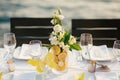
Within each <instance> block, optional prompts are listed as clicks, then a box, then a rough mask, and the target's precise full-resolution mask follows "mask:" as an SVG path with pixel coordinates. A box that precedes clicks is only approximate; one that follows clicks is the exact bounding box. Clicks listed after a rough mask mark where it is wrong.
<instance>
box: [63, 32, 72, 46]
mask: <svg viewBox="0 0 120 80" xmlns="http://www.w3.org/2000/svg"><path fill="white" fill-rule="evenodd" d="M70 35H71V34H70V32H68V31H66V33H65V35H64V44H65V45H66V44H68V41H69V39H70Z"/></svg>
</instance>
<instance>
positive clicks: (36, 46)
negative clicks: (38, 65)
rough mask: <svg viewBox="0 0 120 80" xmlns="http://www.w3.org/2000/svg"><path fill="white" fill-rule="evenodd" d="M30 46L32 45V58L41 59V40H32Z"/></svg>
mask: <svg viewBox="0 0 120 80" xmlns="http://www.w3.org/2000/svg"><path fill="white" fill-rule="evenodd" d="M29 44H30V54H29V55H30V56H31V57H32V59H40V56H41V54H42V51H41V46H42V42H41V41H40V40H31V41H30V42H29Z"/></svg>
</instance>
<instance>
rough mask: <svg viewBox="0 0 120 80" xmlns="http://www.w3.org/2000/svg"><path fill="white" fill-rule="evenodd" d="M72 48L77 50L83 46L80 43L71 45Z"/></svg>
mask: <svg viewBox="0 0 120 80" xmlns="http://www.w3.org/2000/svg"><path fill="white" fill-rule="evenodd" d="M70 48H71V49H75V50H81V47H80V46H79V45H78V44H73V45H70Z"/></svg>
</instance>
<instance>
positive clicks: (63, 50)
mask: <svg viewBox="0 0 120 80" xmlns="http://www.w3.org/2000/svg"><path fill="white" fill-rule="evenodd" d="M63 19H64V16H63V15H62V12H61V10H60V9H58V10H57V11H56V12H55V13H54V14H53V19H52V20H51V23H52V24H53V31H52V32H51V34H50V38H49V41H50V44H49V47H50V51H49V52H48V54H47V55H46V56H45V57H44V59H42V60H33V59H32V60H29V61H28V63H29V64H31V65H33V66H36V69H37V71H38V72H44V70H45V67H46V65H47V66H49V68H55V69H57V70H58V71H63V70H65V69H66V68H67V56H68V51H69V50H72V49H75V50H81V48H80V46H79V45H78V44H77V43H76V38H75V37H74V36H72V35H71V33H70V32H69V31H65V30H64V29H63V27H62V20H63Z"/></svg>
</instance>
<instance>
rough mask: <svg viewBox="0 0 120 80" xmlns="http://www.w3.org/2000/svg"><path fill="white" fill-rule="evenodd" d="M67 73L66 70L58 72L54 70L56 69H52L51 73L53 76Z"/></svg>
mask: <svg viewBox="0 0 120 80" xmlns="http://www.w3.org/2000/svg"><path fill="white" fill-rule="evenodd" d="M67 71H68V69H65V70H63V71H58V70H56V69H52V72H53V73H54V74H63V73H66V72H67Z"/></svg>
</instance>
